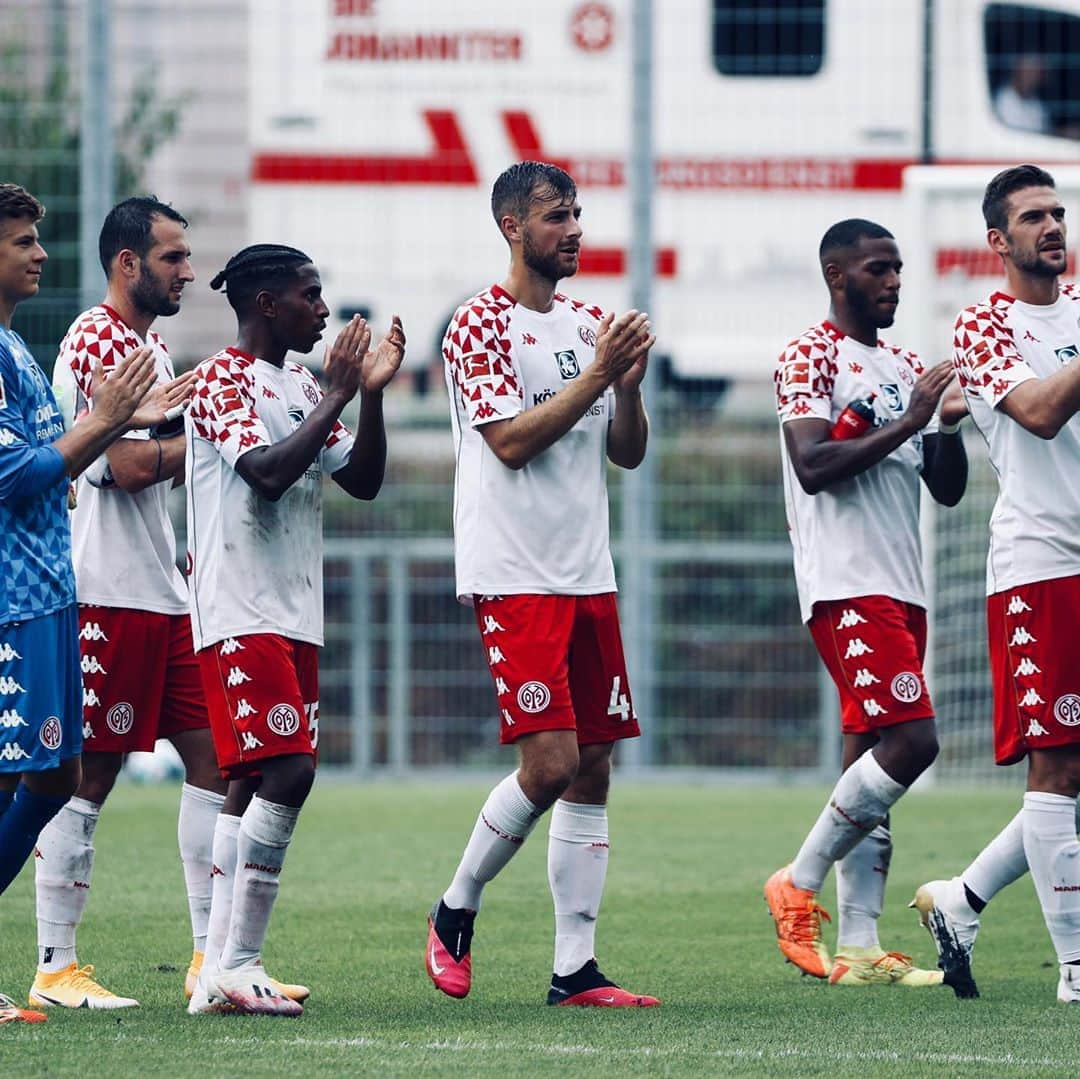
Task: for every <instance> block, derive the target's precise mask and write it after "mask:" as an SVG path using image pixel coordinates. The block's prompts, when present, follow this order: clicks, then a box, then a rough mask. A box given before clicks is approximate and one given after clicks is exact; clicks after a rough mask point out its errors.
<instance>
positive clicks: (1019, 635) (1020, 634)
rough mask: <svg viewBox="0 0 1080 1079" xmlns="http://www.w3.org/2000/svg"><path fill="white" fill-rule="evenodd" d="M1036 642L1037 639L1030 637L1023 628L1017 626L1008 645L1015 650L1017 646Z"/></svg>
mask: <svg viewBox="0 0 1080 1079" xmlns="http://www.w3.org/2000/svg"><path fill="white" fill-rule="evenodd" d="M1038 640H1039V638H1038V637H1032V635H1031V634H1030V633H1028V631H1027V630H1026V629H1025V628H1024V627H1023V626H1017V627H1016V629H1014V630H1013V635H1012V639H1011V640H1010V641H1009V644H1010V645H1012V646H1013V647H1014V648H1015V647H1016V646H1017V645H1018V644H1037V643H1038Z"/></svg>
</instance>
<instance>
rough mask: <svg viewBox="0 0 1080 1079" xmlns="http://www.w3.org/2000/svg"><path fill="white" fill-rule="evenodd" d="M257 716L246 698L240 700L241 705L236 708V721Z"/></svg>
mask: <svg viewBox="0 0 1080 1079" xmlns="http://www.w3.org/2000/svg"><path fill="white" fill-rule="evenodd" d="M253 715H255V709H254V708H252V707H251V705H250V704H248V702H247V698H246V697H241V698H240V703H239V704H238V705H237V706H236V716H235V718H236V719H247V717H248V716H253Z"/></svg>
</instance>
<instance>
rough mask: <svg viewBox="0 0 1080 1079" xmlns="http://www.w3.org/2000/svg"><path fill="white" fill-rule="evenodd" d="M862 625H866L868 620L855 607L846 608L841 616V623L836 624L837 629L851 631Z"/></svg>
mask: <svg viewBox="0 0 1080 1079" xmlns="http://www.w3.org/2000/svg"><path fill="white" fill-rule="evenodd" d="M861 625H866V619H865V618H863V616H862V615H861V614H859V612H858V611H856V610H855V608H854V607H845V608H844V611H843V613H842V614H841V615H840V621H839V622H837V623H836V628H837V629H851V627H852V626H861Z"/></svg>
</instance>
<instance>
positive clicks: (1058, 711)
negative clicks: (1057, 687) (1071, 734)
mask: <svg viewBox="0 0 1080 1079" xmlns="http://www.w3.org/2000/svg"><path fill="white" fill-rule="evenodd" d="M1054 719H1056V720H1057V721H1058V723H1060V724H1061V725H1062V726H1063V727H1080V697H1078V696H1077V695H1076V694H1075V693H1066V694H1065V695H1064V696H1063V697H1058V699H1057V700H1056V701H1055V702H1054Z"/></svg>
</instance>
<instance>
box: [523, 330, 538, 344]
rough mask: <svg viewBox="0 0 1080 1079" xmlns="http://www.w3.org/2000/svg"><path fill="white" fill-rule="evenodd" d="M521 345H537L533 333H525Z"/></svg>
mask: <svg viewBox="0 0 1080 1079" xmlns="http://www.w3.org/2000/svg"><path fill="white" fill-rule="evenodd" d="M521 343H522V344H523V345H535V344H536V338H535V337H533V335H532V334H531V333H523V334H522V335H521Z"/></svg>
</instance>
